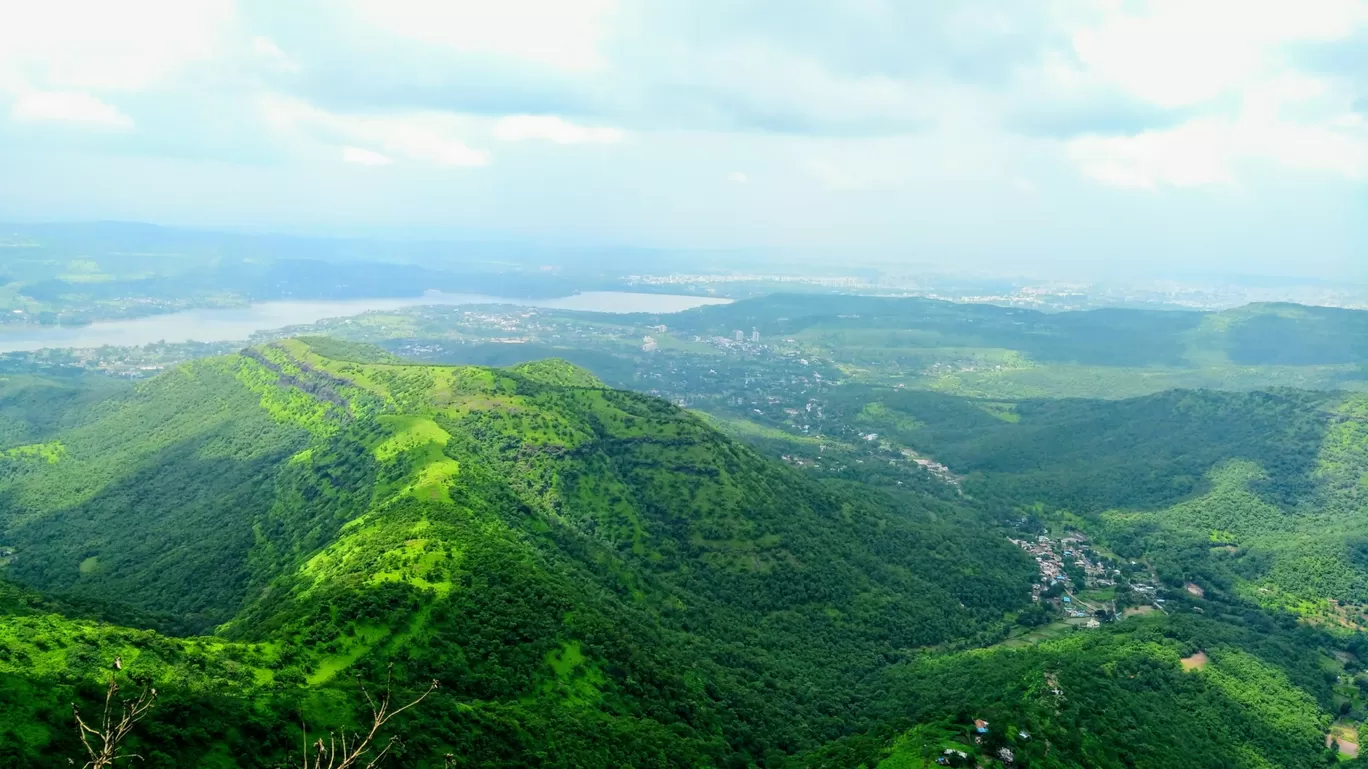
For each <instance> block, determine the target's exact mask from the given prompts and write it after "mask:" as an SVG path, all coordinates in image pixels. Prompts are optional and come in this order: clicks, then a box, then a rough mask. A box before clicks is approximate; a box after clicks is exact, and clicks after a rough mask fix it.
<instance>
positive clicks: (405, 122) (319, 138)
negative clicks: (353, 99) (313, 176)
mask: <svg viewBox="0 0 1368 769" xmlns="http://www.w3.org/2000/svg"><path fill="white" fill-rule="evenodd" d="M260 109H261V111H262V114H263V115H264V117H265V119H266V122H267V124H268V125H269V126H271V127H272V128H273V129H274V130H275V131H276V132H277V133H278V134H280V135H282V136H284V137H287V138H291V139H294V140H295V141H300V142H303V143H304V144H317V143H323V144H334V145H338V144H340V145H343V146H355V145H358V144H367V145H370V146H373V147H378V148H380V150H382V151H383V152H384V153H385V154H386V155H389V156H397V157H401V158H405V159H408V160H415V161H422V162H426V163H429V164H431V165H434V166H439V167H447V168H458V167H467V168H468V167H478V166H484V165H488V164H489V161H490V156H489V153H487V152H484V151H482V150H477V149H473V148H471V147H470V146H468V145H467V144H466V143H465V142H464V141H462V139H461V138H460V137H459V134H460V132H461V129H462V128H465V127H468V125H467V123H466V122H465V121H463V120H462V119H461V118H460V117H459V116H454V115H448V114H443V113H407V114H398V115H348V114H340V113H334V112H329V111H327V110H323V109H320V108H318V107H315V106H313V105H311V104H307V103H305V102H301V101H297V100H292V99H287V98H281V97H276V96H271V97H267V98H264V99H263V100H262V102H261V105H260Z"/></svg>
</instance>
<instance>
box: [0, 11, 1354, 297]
mask: <svg viewBox="0 0 1368 769" xmlns="http://www.w3.org/2000/svg"><path fill="white" fill-rule="evenodd" d="M0 20H3V21H0V219H3V218H7V217H10V218H26V219H34V218H38V219H90V218H114V219H133V220H143V221H153V222H163V223H180V224H198V225H234V226H252V227H258V228H262V229H272V228H293V229H314V230H326V229H329V228H364V227H406V226H421V227H436V228H443V229H447V230H450V231H452V232H463V233H473V234H502V235H510V236H514V237H526V238H531V239H536V240H540V241H544V242H546V241H556V240H573V241H576V242H605V243H606V242H611V243H630V244H641V245H659V246H683V247H696V246H700V247H754V246H772V247H783V248H793V247H812V248H821V249H841V248H847V247H849V248H852V249H859V250H863V251H868V252H877V253H883V254H887V255H888V256H889V258H897V259H908V260H917V261H933V262H934V261H949V262H956V263H957V262H965V263H976V262H979V263H994V264H1021V265H1030V264H1048V265H1080V266H1095V267H1106V266H1117V265H1121V266H1134V265H1147V266H1155V267H1159V268H1167V267H1199V268H1209V269H1212V270H1217V271H1220V270H1237V269H1238V270H1244V271H1248V272H1270V271H1272V272H1286V273H1321V274H1334V273H1335V272H1336V271H1339V272H1341V273H1342V272H1343V271H1345V270H1348V271H1351V272H1354V273H1356V274H1357V275H1358V276H1364V275H1368V0H1285V1H1278V2H1270V1H1268V0H1152V1H1150V2H1146V1H1144V0H1130V1H1126V0H1077V1H1060V2H1052V1H1051V0H999V1H998V2H986V1H983V0H945V1H944V2H941V1H939V0H238V1H237V2H234V0H119V2H109V0H42V1H41V2H34V0H0Z"/></svg>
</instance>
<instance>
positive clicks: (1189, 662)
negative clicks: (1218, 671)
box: [1180, 652, 1211, 670]
mask: <svg viewBox="0 0 1368 769" xmlns="http://www.w3.org/2000/svg"><path fill="white" fill-rule="evenodd" d="M1210 661H1211V659H1210V658H1208V657H1207V655H1206V652H1197V653H1196V654H1194V655H1192V656H1190V657H1184V658H1183V659H1182V660H1180V662H1182V664H1183V670H1201V669H1202V668H1204V667H1206V665H1207V663H1208V662H1210Z"/></svg>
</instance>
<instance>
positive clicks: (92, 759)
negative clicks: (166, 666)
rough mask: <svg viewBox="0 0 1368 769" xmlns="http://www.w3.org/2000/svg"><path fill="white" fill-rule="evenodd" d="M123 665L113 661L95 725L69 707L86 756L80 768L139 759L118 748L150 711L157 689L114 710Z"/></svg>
mask: <svg viewBox="0 0 1368 769" xmlns="http://www.w3.org/2000/svg"><path fill="white" fill-rule="evenodd" d="M122 663H123V661H122V660H120V659H116V660H115V661H114V669H115V672H114V673H111V674H110V676H109V688H108V689H106V690H105V702H104V712H103V713H102V714H101V716H100V721H99V723H98V724H97V725H96V726H91V725H90V724H88V723H86V721H85V719H83V718H81V709H80V708H78V707H76V704H75V703H72V705H71V713H72V715H73V716H75V718H76V730H77V732H78V733H79V734H80V735H81V744H82V745H84V746H85V749H86V755H87V756H88V757H89V760H88V761H86V762H85V764H84V765H83V767H82V769H107V768H108V767H112V766H114V764H115V762H117V761H119V760H120V759H124V758H141V756H138V755H137V754H135V753H124V752H123V751H122V750H121V748H120V745H121V743H122V742H123V741H124V738H126V737H128V734H129V733H130V732H132V731H133V725H134V724H136V723H137V722H138V721H140V720H142V717H143V716H145V715H147V711H149V710H151V709H152V705H153V704H154V703H155V702H156V699H157V690H156V689H152V688H147V689H143V691H142V694H139V695H138V697H137V699H134V700H132V701H129V700H124V701H122V702H119V703H117V708H116V703H115V701H114V697H115V695H117V694H118V693H119V682H118V679H117V676H118V671H119V670H121V669H122V668H123V664H122ZM116 715H117V716H118V718H117V720H116V719H115V716H116ZM71 763H72V764H75V763H76V762H75V761H72V762H71Z"/></svg>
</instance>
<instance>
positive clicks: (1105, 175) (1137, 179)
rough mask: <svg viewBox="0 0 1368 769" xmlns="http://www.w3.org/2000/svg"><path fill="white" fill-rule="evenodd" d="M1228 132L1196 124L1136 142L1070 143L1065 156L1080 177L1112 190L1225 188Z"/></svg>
mask: <svg viewBox="0 0 1368 769" xmlns="http://www.w3.org/2000/svg"><path fill="white" fill-rule="evenodd" d="M1230 138H1231V137H1230V130H1229V127H1228V126H1225V125H1223V124H1221V123H1219V122H1216V121H1209V120H1206V121H1194V122H1191V123H1187V124H1185V125H1183V126H1180V127H1178V128H1175V129H1172V130H1167V131H1146V132H1144V133H1141V134H1138V135H1136V136H1084V137H1080V138H1078V139H1074V140H1072V141H1071V142H1069V146H1068V150H1069V156H1070V157H1071V158H1072V159H1073V160H1074V162H1076V163H1077V164H1078V165H1079V167H1080V169H1081V170H1082V171H1083V173H1084V174H1086V175H1087V176H1090V177H1092V178H1094V179H1096V180H1098V181H1100V182H1103V183H1105V184H1110V185H1112V186H1115V187H1138V188H1144V189H1154V188H1156V187H1158V186H1160V185H1161V184H1167V185H1173V186H1175V187H1195V186H1199V185H1204V184H1218V183H1229V182H1231V181H1232V177H1231V174H1230V169H1229V167H1228V164H1229V161H1230V155H1229V142H1230Z"/></svg>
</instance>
